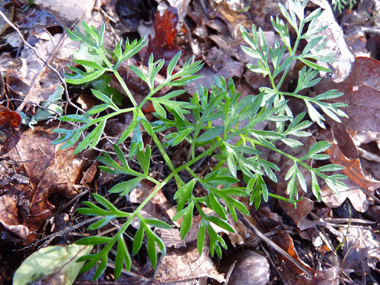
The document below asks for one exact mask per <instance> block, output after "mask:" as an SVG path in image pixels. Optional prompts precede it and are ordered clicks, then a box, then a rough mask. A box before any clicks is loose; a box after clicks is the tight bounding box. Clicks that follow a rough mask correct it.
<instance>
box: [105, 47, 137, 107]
mask: <svg viewBox="0 0 380 285" xmlns="http://www.w3.org/2000/svg"><path fill="white" fill-rule="evenodd" d="M97 52H98V54H99V55H100V57H101V58H102V59H103V61H104V62H105V63H106V64H107V66H108V67H109V68H111V69H112V71H113V74H114V75H115V77H116V78H117V80H118V81H119V83H120V85H121V87H123V90H124V91H125V93H126V94H127V96H128V98H129V100H131V102H132V105H133V106H134V107H137V102H136V101H135V98H133V96H132V94H131V91H129V88H128V86H127V84H125V82H124V80H123V79H122V78H121V76H120V74H119V72H117V70H116V69H114V68H115V67H114V66H113V65H112V63H111V62H110V61H109V60H108V58H107V57H106V56H105V55H104V54H103V52H102V51H101V50H100V49H97Z"/></svg>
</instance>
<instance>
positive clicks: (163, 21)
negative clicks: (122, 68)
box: [140, 7, 180, 74]
mask: <svg viewBox="0 0 380 285" xmlns="http://www.w3.org/2000/svg"><path fill="white" fill-rule="evenodd" d="M177 24H178V12H177V9H176V8H174V7H169V8H168V9H166V10H165V12H164V13H163V14H162V16H161V15H160V12H157V13H156V18H155V20H154V33H155V37H154V39H153V40H152V39H151V37H150V36H149V44H148V48H146V49H143V50H142V51H141V52H140V55H141V57H142V58H143V59H144V63H145V64H147V63H148V59H149V57H150V55H151V54H152V53H153V56H154V58H155V59H156V60H157V59H165V65H164V67H163V68H162V69H161V72H160V73H161V74H165V73H166V69H167V65H168V63H169V61H170V60H171V59H172V58H173V57H174V56H175V55H176V54H177V53H178V52H179V51H180V48H179V47H178V46H176V45H175V44H174V38H175V37H176V35H177Z"/></svg>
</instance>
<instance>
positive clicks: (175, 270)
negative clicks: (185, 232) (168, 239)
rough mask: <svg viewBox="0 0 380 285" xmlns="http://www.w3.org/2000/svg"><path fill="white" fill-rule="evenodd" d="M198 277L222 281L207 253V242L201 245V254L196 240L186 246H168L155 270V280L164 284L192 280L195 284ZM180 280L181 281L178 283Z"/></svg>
mask: <svg viewBox="0 0 380 285" xmlns="http://www.w3.org/2000/svg"><path fill="white" fill-rule="evenodd" d="M198 278H212V279H214V280H217V281H218V282H224V280H225V279H224V277H223V275H222V274H220V273H219V272H218V271H217V270H216V268H215V265H214V262H213V261H212V258H211V256H210V255H209V247H208V245H207V242H206V243H205V245H204V247H203V252H202V255H199V253H198V249H197V245H196V242H193V243H191V244H188V246H187V247H186V248H180V249H175V248H170V249H168V251H167V254H166V256H164V257H163V259H162V264H161V266H160V268H159V270H158V272H157V275H156V279H155V281H156V282H158V283H164V282H165V284H173V285H174V284H183V283H182V282H186V281H189V282H192V283H188V284H195V283H194V282H196V279H198ZM180 282H181V283H180ZM184 284H187V283H184Z"/></svg>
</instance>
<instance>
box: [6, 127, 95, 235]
mask: <svg viewBox="0 0 380 285" xmlns="http://www.w3.org/2000/svg"><path fill="white" fill-rule="evenodd" d="M56 138H57V134H54V133H52V132H51V130H50V129H47V128H42V127H36V128H35V130H34V131H33V130H27V131H26V132H24V133H23V134H22V136H21V139H20V142H19V144H18V145H17V146H16V148H15V149H14V150H13V151H12V152H11V153H10V156H11V157H13V158H14V159H15V160H17V161H25V164H24V166H25V169H26V172H27V174H28V177H29V181H30V186H31V187H30V189H29V191H28V192H26V193H22V194H23V195H24V196H25V197H26V199H27V200H28V201H29V202H30V205H29V206H28V207H27V208H25V209H24V211H25V212H26V216H25V220H24V223H25V225H26V226H27V227H28V228H29V229H30V230H39V228H40V227H41V225H42V224H43V223H44V222H45V219H46V218H47V217H49V216H50V215H51V213H52V210H53V209H54V206H53V205H52V204H51V203H50V202H49V200H48V199H49V197H50V196H51V195H52V194H59V195H62V196H65V197H68V198H72V197H74V196H75V195H77V194H78V190H77V189H76V188H75V187H74V184H77V183H78V184H79V182H80V179H81V178H82V175H83V171H84V170H85V168H86V167H87V166H88V162H87V161H85V160H83V159H82V158H81V156H80V155H76V156H72V153H73V151H74V149H75V146H73V147H70V148H68V149H65V150H59V149H58V148H59V147H58V146H54V145H52V144H51V143H52V141H53V140H55V139H56Z"/></svg>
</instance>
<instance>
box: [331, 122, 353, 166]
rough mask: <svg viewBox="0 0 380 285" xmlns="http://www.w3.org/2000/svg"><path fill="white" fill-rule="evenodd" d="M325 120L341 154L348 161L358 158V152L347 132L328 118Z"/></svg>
mask: <svg viewBox="0 0 380 285" xmlns="http://www.w3.org/2000/svg"><path fill="white" fill-rule="evenodd" d="M327 120H328V122H329V124H330V126H331V129H332V133H333V136H334V138H335V139H336V141H337V143H338V145H339V148H340V150H341V151H342V152H343V154H344V155H345V156H346V157H347V158H348V159H355V158H358V151H357V149H356V146H355V144H354V142H353V140H352V138H351V136H350V134H349V133H348V132H347V130H346V129H345V128H344V127H343V126H342V125H341V124H339V123H338V122H336V121H334V120H332V119H330V118H328V119H327Z"/></svg>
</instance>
